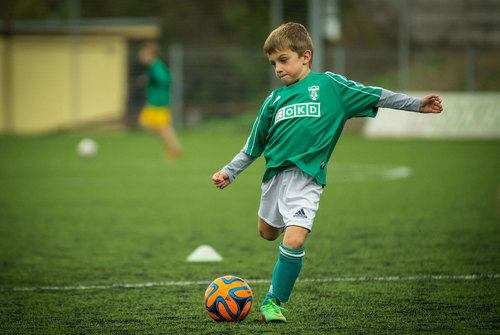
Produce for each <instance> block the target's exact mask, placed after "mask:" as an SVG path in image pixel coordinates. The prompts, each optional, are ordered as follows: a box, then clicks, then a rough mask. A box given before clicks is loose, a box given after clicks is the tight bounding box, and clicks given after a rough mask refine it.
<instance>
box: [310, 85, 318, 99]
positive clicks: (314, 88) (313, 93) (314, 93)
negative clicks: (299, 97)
mask: <svg viewBox="0 0 500 335" xmlns="http://www.w3.org/2000/svg"><path fill="white" fill-rule="evenodd" d="M308 90H309V96H310V97H311V99H312V100H314V101H316V100H318V98H319V86H317V85H314V86H309V88H308Z"/></svg>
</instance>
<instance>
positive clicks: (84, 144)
mask: <svg viewBox="0 0 500 335" xmlns="http://www.w3.org/2000/svg"><path fill="white" fill-rule="evenodd" d="M77 152H78V155H80V156H82V157H91V156H95V155H96V154H97V143H96V142H95V141H94V140H93V139H90V138H84V139H83V140H81V141H80V142H79V143H78V147H77Z"/></svg>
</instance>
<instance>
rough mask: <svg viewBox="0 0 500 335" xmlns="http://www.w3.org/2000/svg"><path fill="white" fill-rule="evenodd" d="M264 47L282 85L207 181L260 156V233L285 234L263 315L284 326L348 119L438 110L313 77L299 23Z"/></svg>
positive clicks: (435, 99) (222, 178)
mask: <svg viewBox="0 0 500 335" xmlns="http://www.w3.org/2000/svg"><path fill="white" fill-rule="evenodd" d="M263 49H264V53H265V55H266V56H267V58H268V59H269V62H270V63H271V65H272V66H273V67H274V70H275V74H276V76H277V77H278V78H279V79H280V80H281V81H282V82H283V84H284V86H282V87H280V88H278V89H276V90H274V91H273V92H271V94H270V95H269V96H268V97H267V98H266V99H265V100H264V102H263V103H262V106H261V108H260V112H259V115H258V116H257V119H256V120H255V123H254V124H253V127H252V130H251V132H250V136H249V137H248V139H247V141H246V144H245V146H244V147H243V150H242V151H241V152H240V153H238V154H237V155H236V156H235V157H234V159H233V160H232V161H231V162H230V163H229V164H228V165H226V166H225V167H224V168H222V169H221V170H220V171H218V172H216V173H214V175H213V176H212V181H213V183H214V184H215V186H216V187H218V188H220V189H223V188H224V187H226V186H227V185H229V184H230V183H231V182H233V181H234V179H235V178H236V176H237V175H238V174H239V173H240V172H241V171H243V170H244V169H245V168H246V167H248V166H249V165H250V164H251V163H252V162H253V161H254V160H255V159H256V158H257V157H259V156H260V155H261V154H264V157H265V159H266V171H265V173H264V177H263V183H262V195H261V199H260V207H259V212H258V216H259V218H258V229H259V233H260V235H261V236H262V237H263V238H264V239H266V240H269V241H273V240H275V239H276V238H278V237H279V235H280V234H281V233H283V234H284V236H283V240H282V242H281V244H280V245H279V248H278V257H277V260H276V263H275V265H274V270H273V272H272V280H271V286H270V288H269V292H268V293H267V295H266V297H265V298H264V300H263V302H262V306H261V308H260V312H261V318H262V320H264V321H265V322H272V321H281V322H285V321H286V319H285V317H284V316H283V314H282V307H281V305H282V304H283V303H285V302H287V301H288V299H289V297H290V294H291V292H292V289H293V285H294V283H295V280H296V279H297V277H298V275H299V272H300V270H301V268H302V263H303V257H304V254H305V252H304V242H305V240H306V238H307V235H308V234H309V232H310V231H311V229H312V226H313V221H314V217H315V215H316V211H317V210H318V205H319V199H320V195H321V192H322V190H323V187H324V186H325V184H326V168H327V166H328V161H329V159H330V156H331V154H332V151H333V149H334V147H335V144H336V143H337V141H338V139H339V137H340V133H341V131H342V128H343V126H344V124H345V122H346V121H347V120H348V119H350V118H352V117H363V116H369V117H375V116H376V114H377V109H378V107H385V108H393V109H401V110H407V111H412V112H420V113H440V112H441V111H442V110H443V108H442V105H441V102H442V101H441V98H440V97H439V96H437V95H433V94H431V95H427V96H425V97H423V98H422V99H418V98H413V97H410V96H407V95H405V94H402V93H393V92H391V91H388V90H385V89H382V88H379V87H372V86H364V85H362V84H359V83H356V82H354V81H350V80H347V79H346V78H345V77H343V76H341V75H338V74H335V73H332V72H325V73H318V72H312V71H311V61H312V57H313V46H312V41H311V38H310V36H309V34H308V32H307V30H306V28H305V27H304V26H303V25H301V24H298V23H285V24H283V25H281V26H279V27H278V28H276V29H275V30H273V31H272V32H271V33H270V35H269V36H268V37H267V39H266V41H265V43H264V47H263Z"/></svg>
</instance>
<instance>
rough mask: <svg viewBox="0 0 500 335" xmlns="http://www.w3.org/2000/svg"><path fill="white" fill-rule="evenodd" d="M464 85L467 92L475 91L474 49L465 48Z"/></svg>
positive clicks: (470, 47) (471, 47)
mask: <svg viewBox="0 0 500 335" xmlns="http://www.w3.org/2000/svg"><path fill="white" fill-rule="evenodd" d="M465 75H466V78H465V80H466V85H467V91H475V90H476V47H474V46H471V45H469V46H467V65H466V73H465Z"/></svg>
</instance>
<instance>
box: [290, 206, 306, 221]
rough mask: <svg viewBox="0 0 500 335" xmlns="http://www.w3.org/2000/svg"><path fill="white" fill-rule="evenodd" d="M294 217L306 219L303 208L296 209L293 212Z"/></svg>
mask: <svg viewBox="0 0 500 335" xmlns="http://www.w3.org/2000/svg"><path fill="white" fill-rule="evenodd" d="M293 217H294V218H300V219H307V215H306V212H304V209H303V208H302V209H300V210H298V211H297V213H295V214H293Z"/></svg>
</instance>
